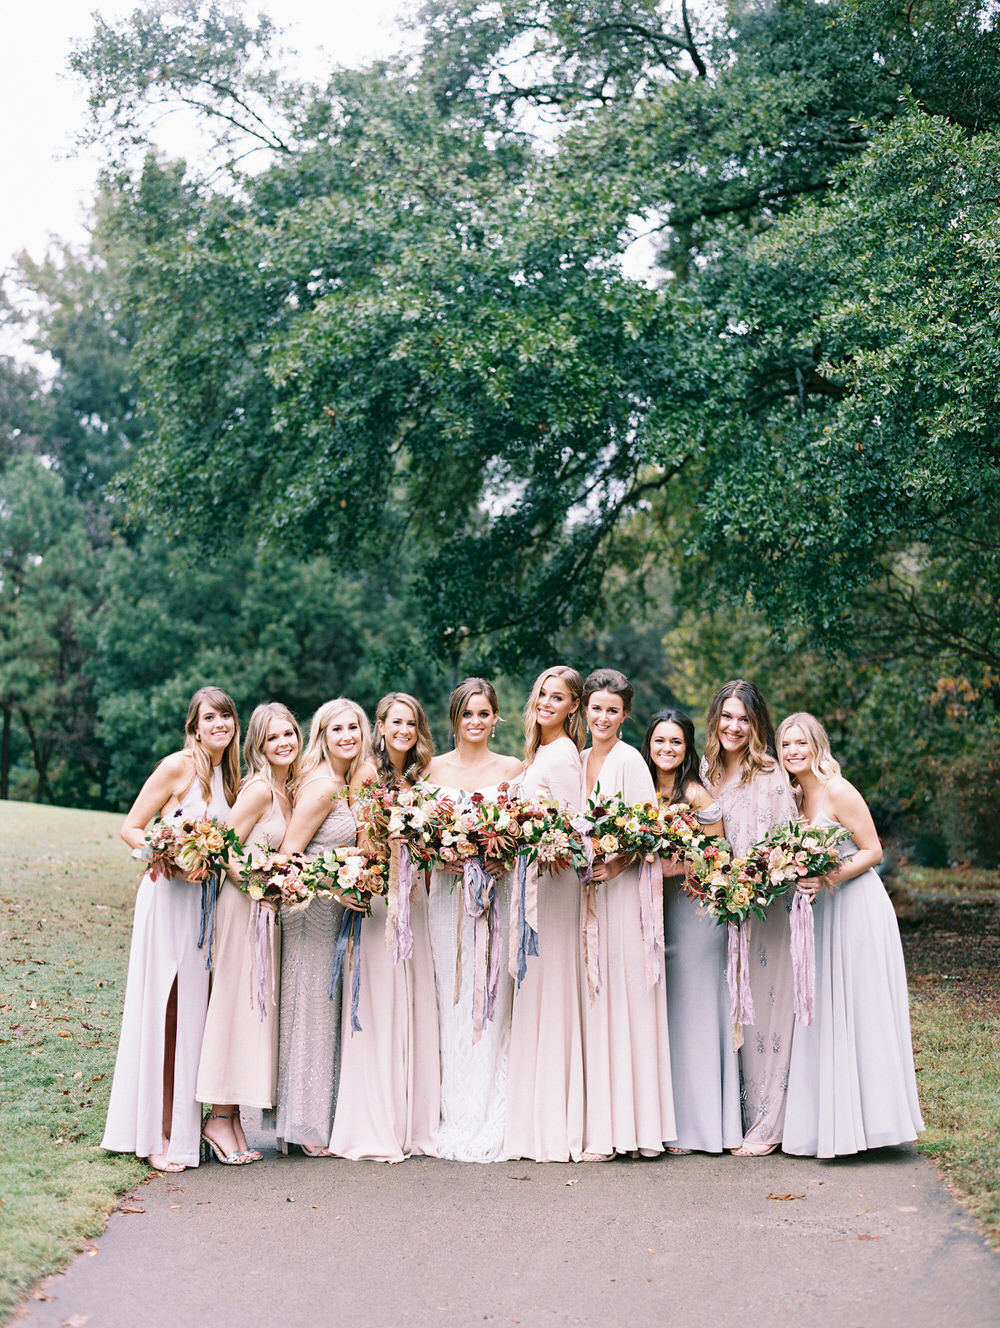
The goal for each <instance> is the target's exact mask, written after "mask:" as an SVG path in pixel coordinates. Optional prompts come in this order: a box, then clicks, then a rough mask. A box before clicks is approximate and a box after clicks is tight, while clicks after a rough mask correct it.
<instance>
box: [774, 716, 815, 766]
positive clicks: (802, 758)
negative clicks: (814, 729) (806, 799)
mask: <svg viewBox="0 0 1000 1328" xmlns="http://www.w3.org/2000/svg"><path fill="white" fill-rule="evenodd" d="M778 756H779V758H780V760H781V765H782V768H783V769H784V770H786V771H787V772H788V774H790V775H795V776H797V777H798V776H801V775H802V773H803V772H804V771H808V770H809V769H810V768H811V766H812V763H813V757H814V756H815V752H814V751H813V749H812V747H811V745H810V743H809V739H808V737H807V736H806V733H805V730H804V729H802V728H800V727H799V725H798V724H791V725H790V726H789V727H788V728H787V729H785V730H784V731H783V733H782V735H781V748H780V750H779V752H778Z"/></svg>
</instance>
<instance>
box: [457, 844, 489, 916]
mask: <svg viewBox="0 0 1000 1328" xmlns="http://www.w3.org/2000/svg"><path fill="white" fill-rule="evenodd" d="M463 876H464V882H463V883H464V885H465V911H466V913H468V915H469V917H470V918H475V917H480V916H482V914H483V913H485V912H486V895H485V892H486V891H487V890H488V889H489V887H490V886H491V885H492V884H493V877H492V876H490V874H489V872H487V870H486V868H485V867H484V866H483V864H482V862H481V861H480V859H479V858H470V859H469V861H468V862H467V863H466V864H465V868H464V871H463ZM470 903H472V904H475V909H474V910H473V909H472V908H470V907H469V905H470Z"/></svg>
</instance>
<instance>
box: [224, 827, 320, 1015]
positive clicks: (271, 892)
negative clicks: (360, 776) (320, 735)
mask: <svg viewBox="0 0 1000 1328" xmlns="http://www.w3.org/2000/svg"><path fill="white" fill-rule="evenodd" d="M307 864H308V859H307V858H306V857H304V856H303V854H301V853H275V852H274V851H273V850H272V849H269V848H268V847H266V845H263V844H255V845H254V846H253V847H252V848H251V850H250V853H249V855H248V856H246V857H244V859H243V861H242V863H241V864H240V882H239V887H240V889H241V890H242V891H243V893H244V894H245V895H247V896H248V897H249V899H250V935H251V941H250V1003H251V1008H252V1007H253V1005H254V1003H256V1006H257V1014H258V1017H259V1018H260V1020H261V1022H263V1021H264V1020H265V1019H266V1018H267V1012H268V1005H267V998H268V992H269V991H270V997H271V1007H272V1009H273V1008H274V1004H275V999H276V997H275V990H274V981H275V971H274V965H273V963H272V954H273V951H274V928H275V925H276V921H277V911H278V910H279V909H284V910H286V911H288V912H291V911H294V910H297V909H300V908H305V906H306V905H307V904H308V903H309V902H310V900H311V899H312V897H313V891H312V887H311V886H310V885H309V883H308V881H307V879H306V866H307Z"/></svg>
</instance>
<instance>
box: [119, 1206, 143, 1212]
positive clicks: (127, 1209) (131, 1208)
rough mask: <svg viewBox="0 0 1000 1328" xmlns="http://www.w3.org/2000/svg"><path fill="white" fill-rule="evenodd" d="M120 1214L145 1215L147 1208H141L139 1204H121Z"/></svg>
mask: <svg viewBox="0 0 1000 1328" xmlns="http://www.w3.org/2000/svg"><path fill="white" fill-rule="evenodd" d="M118 1211H119V1213H144V1212H145V1211H146V1210H145V1208H140V1207H139V1205H138V1204H119V1206H118Z"/></svg>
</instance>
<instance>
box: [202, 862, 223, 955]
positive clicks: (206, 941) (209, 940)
mask: <svg viewBox="0 0 1000 1328" xmlns="http://www.w3.org/2000/svg"><path fill="white" fill-rule="evenodd" d="M218 889H219V877H218V875H217V873H216V872H208V873H207V874H206V876H205V878H204V879H203V881H202V883H201V925H200V927H199V929H198V949H199V950H204V951H205V967H206V968H207V969H208V971H209V973H211V971H212V947H213V946H214V945H215V901H216V897H217V895H218Z"/></svg>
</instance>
